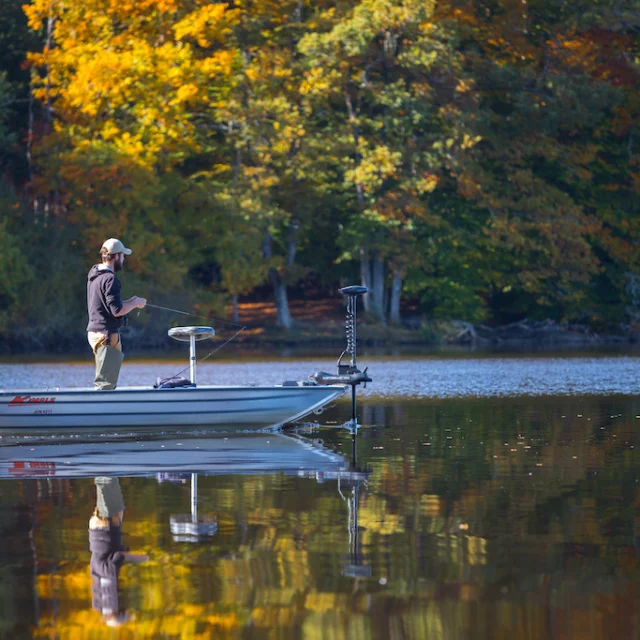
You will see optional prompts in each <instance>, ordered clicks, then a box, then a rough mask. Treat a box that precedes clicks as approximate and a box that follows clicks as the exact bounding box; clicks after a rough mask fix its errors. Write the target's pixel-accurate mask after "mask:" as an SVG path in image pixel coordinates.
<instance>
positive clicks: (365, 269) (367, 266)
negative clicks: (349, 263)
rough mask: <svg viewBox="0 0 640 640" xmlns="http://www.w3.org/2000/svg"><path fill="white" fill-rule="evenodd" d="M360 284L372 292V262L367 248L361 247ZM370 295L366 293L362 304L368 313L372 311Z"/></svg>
mask: <svg viewBox="0 0 640 640" xmlns="http://www.w3.org/2000/svg"><path fill="white" fill-rule="evenodd" d="M360 284H361V285H362V286H363V287H367V289H369V291H371V261H370V260H369V250H368V249H367V248H366V247H360ZM370 295H371V294H369V293H365V294H364V295H363V296H362V303H363V305H364V310H365V311H366V312H369V311H370V310H371V308H370V307H371V304H370Z"/></svg>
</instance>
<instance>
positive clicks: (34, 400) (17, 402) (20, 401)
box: [9, 396, 56, 407]
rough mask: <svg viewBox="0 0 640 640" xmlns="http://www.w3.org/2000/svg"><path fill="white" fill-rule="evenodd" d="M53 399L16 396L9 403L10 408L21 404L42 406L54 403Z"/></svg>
mask: <svg viewBox="0 0 640 640" xmlns="http://www.w3.org/2000/svg"><path fill="white" fill-rule="evenodd" d="M55 401H56V399H55V398H32V397H31V396H16V397H15V398H14V399H13V400H12V401H11V402H10V403H9V406H10V407H18V406H20V405H23V404H43V403H46V402H55Z"/></svg>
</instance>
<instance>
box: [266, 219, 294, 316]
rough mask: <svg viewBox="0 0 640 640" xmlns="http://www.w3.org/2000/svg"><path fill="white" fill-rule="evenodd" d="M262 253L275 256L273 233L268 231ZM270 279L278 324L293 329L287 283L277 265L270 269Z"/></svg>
mask: <svg viewBox="0 0 640 640" xmlns="http://www.w3.org/2000/svg"><path fill="white" fill-rule="evenodd" d="M262 254H263V255H264V257H265V260H270V259H271V258H272V257H273V247H272V244H271V234H270V233H269V232H268V231H267V232H266V234H265V237H264V243H263V245H262ZM269 281H270V282H271V286H272V287H273V299H274V301H275V303H276V326H277V327H282V328H283V329H291V327H292V326H293V318H292V317H291V313H290V312H289V299H288V296H287V285H286V284H285V283H284V281H283V279H282V276H281V275H280V273H279V272H278V270H277V269H276V268H275V267H271V268H270V269H269Z"/></svg>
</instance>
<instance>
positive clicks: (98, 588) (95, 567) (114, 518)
mask: <svg viewBox="0 0 640 640" xmlns="http://www.w3.org/2000/svg"><path fill="white" fill-rule="evenodd" d="M95 483H96V493H97V499H96V508H95V509H94V511H93V515H92V516H91V519H90V520H89V546H90V548H91V563H90V565H89V566H90V568H91V586H92V591H93V608H94V609H95V610H96V611H99V612H100V613H102V615H103V616H104V621H105V622H106V623H107V625H109V626H110V627H117V626H119V625H121V624H123V623H125V622H127V621H128V620H130V619H131V618H132V616H131V614H129V613H128V612H127V611H125V610H124V609H121V608H120V606H119V602H118V576H119V574H120V568H121V567H122V565H123V564H124V563H125V562H145V561H146V560H148V559H149V556H146V555H136V554H132V553H126V551H125V547H124V546H123V544H122V519H123V516H124V501H123V500H122V491H121V490H120V482H119V481H118V478H108V477H105V476H102V477H98V478H96V479H95Z"/></svg>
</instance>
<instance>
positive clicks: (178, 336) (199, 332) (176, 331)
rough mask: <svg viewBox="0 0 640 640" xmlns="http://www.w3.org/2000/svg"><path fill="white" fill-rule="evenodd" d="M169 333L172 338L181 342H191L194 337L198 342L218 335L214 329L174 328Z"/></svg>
mask: <svg viewBox="0 0 640 640" xmlns="http://www.w3.org/2000/svg"><path fill="white" fill-rule="evenodd" d="M168 333H169V336H170V337H171V338H173V339H174V340H179V341H180V342H189V341H190V340H191V338H192V337H193V338H195V339H196V342H198V341H200V340H208V339H209V338H213V336H215V335H216V332H215V331H214V330H213V328H212V327H172V328H171V329H169V331H168Z"/></svg>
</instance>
